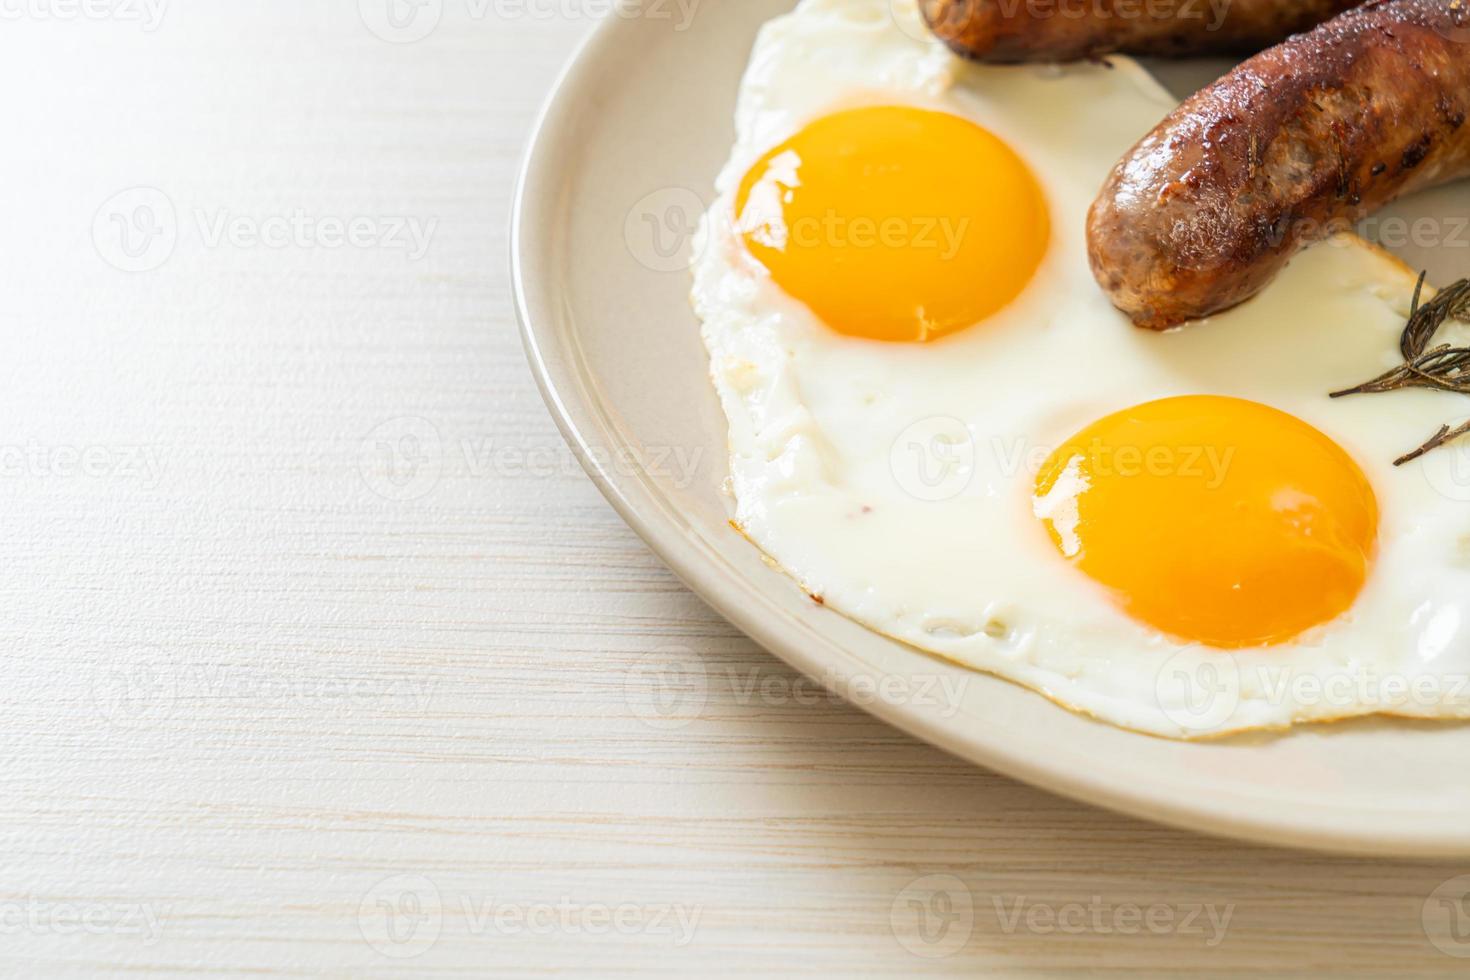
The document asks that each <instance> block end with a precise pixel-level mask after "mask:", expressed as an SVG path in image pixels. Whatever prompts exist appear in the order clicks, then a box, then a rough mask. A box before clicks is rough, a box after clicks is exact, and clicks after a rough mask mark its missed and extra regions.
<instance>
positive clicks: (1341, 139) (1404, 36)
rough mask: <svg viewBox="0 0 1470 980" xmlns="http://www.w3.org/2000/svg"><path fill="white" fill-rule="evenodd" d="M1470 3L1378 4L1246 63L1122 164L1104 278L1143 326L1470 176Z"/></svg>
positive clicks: (1231, 291) (1107, 216)
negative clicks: (1469, 115) (1397, 204)
mask: <svg viewBox="0 0 1470 980" xmlns="http://www.w3.org/2000/svg"><path fill="white" fill-rule="evenodd" d="M1467 101H1470V3H1467V0H1370V2H1369V3H1366V4H1364V5H1363V6H1361V7H1358V8H1356V9H1354V10H1350V11H1348V12H1347V13H1345V14H1342V15H1341V16H1339V17H1337V18H1335V19H1333V20H1330V21H1328V22H1327V23H1325V24H1322V25H1320V26H1319V27H1317V28H1315V29H1313V30H1312V31H1309V32H1308V33H1306V34H1302V35H1298V36H1297V37H1293V38H1291V39H1290V40H1288V41H1286V42H1284V43H1283V44H1280V45H1278V46H1276V47H1274V48H1270V49H1269V50H1266V51H1263V52H1261V53H1260V54H1258V55H1256V56H1255V57H1253V58H1250V59H1249V60H1247V61H1245V62H1243V63H1242V64H1241V65H1240V66H1239V67H1237V68H1236V69H1235V70H1234V71H1231V72H1230V73H1229V74H1227V75H1226V76H1224V77H1223V78H1221V79H1220V80H1219V81H1217V82H1215V83H1214V84H1212V85H1210V86H1208V87H1207V88H1204V89H1202V90H1201V91H1199V92H1197V93H1196V94H1195V95H1193V96H1192V97H1190V98H1189V99H1188V100H1186V101H1185V102H1184V103H1183V104H1182V105H1181V106H1180V107H1179V108H1178V109H1177V110H1175V111H1174V112H1173V113H1172V114H1171V115H1169V116H1168V117H1167V118H1166V119H1165V120H1164V121H1163V122H1162V123H1160V124H1159V126H1158V127H1157V128H1156V129H1154V131H1153V132H1151V133H1149V134H1148V135H1147V136H1145V137H1144V138H1143V139H1142V140H1141V141H1140V142H1139V143H1138V145H1137V146H1135V147H1134V148H1133V149H1132V150H1131V151H1129V153H1128V154H1127V156H1125V157H1124V158H1123V159H1122V161H1120V162H1119V163H1118V165H1117V166H1116V167H1115V168H1114V169H1113V172H1112V174H1111V175H1110V176H1109V177H1108V179H1107V181H1106V183H1104V185H1103V188H1102V192H1101V193H1100V194H1099V195H1098V198H1097V200H1096V201H1094V202H1093V205H1092V208H1091V209H1090V210H1089V211H1088V215H1087V248H1088V257H1089V258H1090V259H1091V262H1092V271H1093V275H1094V276H1096V277H1097V281H1098V283H1099V285H1101V286H1102V287H1103V289H1104V290H1105V291H1106V292H1107V293H1108V295H1109V297H1110V298H1111V299H1112V301H1113V305H1115V306H1117V307H1118V308H1119V309H1120V310H1122V311H1124V312H1125V313H1127V314H1129V315H1130V316H1131V317H1132V318H1133V320H1134V322H1136V323H1138V324H1139V325H1140V326H1144V327H1151V328H1155V329H1163V328H1166V327H1170V326H1174V325H1176V324H1179V323H1182V322H1184V321H1186V320H1192V319H1196V318H1198V317H1201V316H1205V315H1206V314H1209V313H1213V312H1215V311H1218V310H1223V309H1226V308H1227V307H1230V306H1234V305H1235V304H1236V303H1239V302H1240V301H1242V300H1244V299H1247V298H1248V297H1250V296H1252V295H1254V294H1255V293H1256V292H1257V291H1259V290H1260V289H1261V288H1262V287H1263V286H1265V285H1266V283H1268V282H1270V280H1271V278H1272V277H1273V276H1275V275H1276V273H1277V272H1278V271H1279V270H1280V269H1281V267H1282V266H1284V265H1285V264H1286V263H1287V261H1288V260H1289V259H1290V258H1291V256H1292V255H1293V254H1294V253H1295V252H1297V251H1298V250H1299V249H1301V248H1302V247H1303V246H1305V245H1307V244H1310V243H1311V242H1313V241H1316V240H1318V239H1321V238H1325V237H1327V236H1328V235H1330V234H1331V233H1333V232H1334V231H1337V230H1342V229H1346V228H1348V227H1350V226H1351V224H1352V223H1353V222H1355V221H1357V220H1359V219H1360V218H1362V217H1363V216H1365V215H1366V214H1368V213H1369V212H1371V211H1373V210H1374V209H1376V208H1378V207H1380V206H1382V205H1384V204H1386V203H1388V202H1389V201H1391V200H1392V199H1394V198H1395V197H1398V196H1399V195H1401V194H1405V193H1408V192H1410V191H1414V190H1419V189H1421V188H1424V187H1429V186H1431V185H1433V184H1438V183H1441V182H1443V181H1445V180H1449V179H1451V178H1453V177H1457V176H1460V175H1462V174H1465V173H1466V172H1467V171H1470V126H1466V125H1465V114H1466V104H1467Z"/></svg>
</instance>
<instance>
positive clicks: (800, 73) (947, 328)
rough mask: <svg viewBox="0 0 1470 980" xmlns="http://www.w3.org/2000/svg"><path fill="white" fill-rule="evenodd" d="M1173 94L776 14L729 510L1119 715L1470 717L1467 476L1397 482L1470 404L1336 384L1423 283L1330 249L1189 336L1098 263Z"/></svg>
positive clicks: (833, 571)
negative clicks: (1118, 170) (1102, 237)
mask: <svg viewBox="0 0 1470 980" xmlns="http://www.w3.org/2000/svg"><path fill="white" fill-rule="evenodd" d="M1174 104H1175V103H1174V100H1173V98H1172V97H1171V96H1169V94H1168V93H1167V92H1165V91H1164V90H1163V89H1162V88H1161V87H1160V86H1159V85H1158V84H1157V83H1156V82H1155V81H1154V79H1153V78H1152V77H1151V76H1150V75H1149V74H1148V73H1147V72H1146V71H1145V70H1144V69H1142V68H1141V67H1140V66H1139V65H1137V64H1136V63H1134V62H1132V61H1130V60H1128V59H1126V58H1110V59H1109V60H1108V62H1107V63H1105V64H1103V63H1079V64H1072V65H1066V66H1027V65H1022V66H985V65H978V64H973V63H969V62H965V61H962V60H960V59H958V58H956V57H954V56H953V55H952V54H951V53H950V52H949V51H948V50H947V49H946V48H945V47H944V46H943V45H942V44H941V43H939V42H938V41H936V40H934V39H933V38H931V37H930V36H928V34H927V32H926V31H925V29H924V27H923V25H922V23H921V21H920V19H919V15H918V13H917V11H916V9H915V8H914V6H913V4H912V0H893V2H891V3H890V2H889V0H803V2H802V3H801V4H800V6H798V7H797V8H796V10H795V11H794V12H793V13H791V14H788V15H786V16H783V17H780V18H778V19H776V20H774V21H772V22H770V23H768V24H767V25H766V26H765V27H764V29H763V30H762V31H761V34H760V36H759V38H758V40H757V42H756V45H755V49H754V52H753V54H752V56H751V60H750V64H749V67H748V69H747V71H746V74H745V76H744V79H743V81H742V84H741V88H740V94H739V101H738V106H737V112H736V119H735V131H736V139H735V144H734V147H733V149H732V151H731V154H730V157H729V160H728V162H727V164H726V165H725V167H724V168H723V170H722V172H721V173H720V175H719V177H718V179H717V183H716V192H717V193H716V197H715V199H714V201H713V203H712V204H711V206H710V208H709V210H708V212H707V213H706V215H705V216H704V220H703V222H702V225H701V230H700V233H699V236H698V238H697V241H696V245H695V258H694V269H693V271H694V288H693V293H692V297H693V303H694V307H695V310H696V312H697V314H698V315H699V318H700V320H701V322H702V335H703V339H704V342H705V345H706V347H707V348H708V351H709V357H710V375H711V378H712V380H713V383H714V386H715V389H716V391H717V393H718V395H719V398H720V401H721V404H722V407H723V409H724V412H725V414H726V417H727V419H728V423H729V450H730V478H729V481H728V484H727V485H728V488H729V491H730V494H731V496H732V498H733V507H734V514H733V521H734V523H735V524H736V525H737V526H738V527H739V528H740V529H741V531H742V532H743V533H744V534H745V535H746V537H748V538H749V540H750V541H751V542H752V543H754V544H755V545H756V546H757V547H759V548H760V549H761V550H762V551H763V552H765V554H766V555H767V556H769V558H770V559H771V560H772V561H773V562H774V563H775V564H777V565H779V566H780V567H781V568H782V569H784V570H785V571H786V572H787V573H788V574H789V575H790V576H791V577H792V578H793V579H794V580H795V581H796V583H797V584H798V585H799V586H800V587H801V588H803V589H805V590H806V591H808V592H809V593H811V594H812V595H813V596H817V597H820V598H821V600H822V601H823V602H824V603H825V605H826V606H827V608H829V609H832V610H835V611H837V612H839V613H841V614H842V615H845V616H847V617H849V618H851V619H853V620H856V621H858V622H860V623H862V624H864V625H866V626H867V627H869V628H870V629H872V630H875V631H877V632H879V633H882V634H884V635H886V636H889V637H892V638H894V639H897V640H900V641H902V642H904V643H906V644H909V645H911V646H913V647H917V648H919V649H921V650H924V651H927V652H928V653H930V654H933V655H936V656H939V657H943V658H946V659H948V660H951V661H954V662H957V663H960V664H963V665H966V666H968V667H971V668H975V669H978V670H982V671H987V672H990V673H993V674H996V675H999V676H1001V677H1004V678H1007V679H1009V680H1011V681H1013V682H1015V683H1018V684H1021V685H1024V686H1026V687H1029V688H1031V689H1033V690H1035V691H1037V692H1039V693H1041V694H1042V695H1044V696H1046V697H1047V698H1050V699H1051V700H1053V701H1055V702H1056V703H1058V704H1060V705H1063V706H1065V707H1067V708H1070V709H1072V710H1075V711H1078V712H1081V713H1084V714H1087V715H1091V716H1093V717H1096V718H1098V719H1101V720H1104V721H1107V722H1110V723H1113V724H1116V725H1119V726H1123V727H1126V728H1131V729H1135V730H1139V731H1144V732H1149V733H1153V734H1157V735H1162V736H1168V737H1180V738H1189V737H1204V736H1215V735H1221V734H1227V733H1231V732H1237V731H1243V730H1249V729H1257V728H1282V727H1286V726H1289V725H1292V724H1293V723H1298V722H1308V721H1323V720H1329V719H1336V718H1345V717H1350V716H1356V715H1365V714H1374V713H1388V714H1397V715H1407V716H1416V717H1425V718H1452V717H1453V718H1461V717H1470V503H1467V501H1470V479H1467V475H1470V467H1466V466H1465V465H1464V464H1465V462H1466V460H1465V457H1463V456H1462V455H1459V454H1457V453H1456V452H1454V451H1450V450H1441V451H1440V452H1439V453H1438V454H1430V455H1429V456H1426V457H1424V458H1423V459H1422V460H1420V461H1418V462H1416V463H1414V464H1411V465H1409V466H1404V467H1395V466H1394V465H1393V460H1394V459H1395V458H1396V457H1398V456H1399V455H1400V454H1401V453H1403V452H1404V451H1405V449H1407V448H1411V447H1412V446H1415V445H1418V444H1419V443H1420V442H1421V441H1423V439H1425V438H1427V437H1428V436H1429V435H1430V434H1432V433H1433V432H1434V431H1435V430H1436V429H1437V428H1438V427H1439V426H1440V425H1441V424H1442V423H1444V422H1445V421H1446V420H1449V419H1452V418H1454V417H1455V416H1456V415H1457V414H1458V415H1461V416H1462V417H1463V414H1464V411H1465V410H1464V408H1463V407H1461V405H1460V402H1459V401H1458V399H1457V396H1454V395H1450V394H1446V393H1441V392H1428V391H1405V392H1398V393H1394V394H1385V395H1375V396H1368V397H1355V398H1343V399H1331V398H1329V397H1328V393H1329V392H1331V391H1334V390H1337V389H1341V388H1344V387H1347V386H1350V385H1352V384H1355V383H1357V382H1360V381H1362V380H1365V379H1366V378H1368V377H1370V376H1372V375H1375V374H1377V373H1379V372H1380V371H1383V370H1385V369H1387V368H1389V367H1392V366H1394V365H1396V364H1397V363H1399V357H1398V354H1397V345H1398V337H1399V333H1400V331H1401V329H1402V327H1403V324H1404V320H1405V317H1406V316H1407V314H1408V312H1409V310H1410V307H1411V302H1412V295H1413V290H1414V276H1413V275H1412V274H1411V273H1410V271H1409V270H1408V269H1406V268H1405V267H1404V266H1403V265H1402V264H1400V263H1399V262H1398V261H1397V260H1395V259H1393V258H1392V257H1391V256H1389V255H1387V254H1385V253H1383V252H1380V251H1378V250H1377V249H1375V248H1373V247H1371V246H1369V245H1367V244H1366V243H1364V242H1363V241H1361V240H1359V239H1357V238H1355V237H1353V236H1347V235H1343V236H1338V237H1337V238H1334V239H1332V240H1330V241H1328V242H1325V243H1322V244H1320V245H1318V246H1316V247H1314V248H1312V249H1310V250H1308V251H1306V252H1304V253H1303V254H1301V255H1300V256H1299V257H1298V258H1297V259H1295V260H1294V261H1293V262H1292V264H1291V265H1290V266H1289V267H1288V268H1287V269H1286V270H1285V271H1284V272H1283V274H1282V275H1281V276H1280V277H1279V278H1278V279H1277V280H1276V281H1275V282H1274V283H1272V284H1271V285H1270V286H1269V287H1268V288H1267V289H1265V290H1264V291H1263V292H1262V293H1261V294H1260V295H1259V296H1257V297H1256V298H1255V299H1252V300H1250V301H1249V302H1247V303H1245V304H1243V305H1241V306H1239V307H1237V308H1235V309H1233V310H1231V311H1229V312H1226V313H1223V314H1220V315H1217V316H1215V317H1212V318H1211V320H1210V321H1208V322H1202V323H1197V324H1192V325H1190V326H1189V327H1187V328H1185V329H1182V330H1178V331H1174V332H1170V333H1165V334H1156V333H1151V332H1148V331H1143V330H1139V329H1137V328H1135V327H1134V326H1132V324H1131V323H1130V322H1129V321H1128V320H1127V318H1126V317H1124V316H1123V315H1122V314H1120V313H1118V312H1117V311H1115V310H1114V309H1113V308H1112V307H1111V306H1110V305H1109V303H1108V300H1107V298H1106V297H1105V296H1104V295H1103V293H1102V292H1101V291H1100V290H1099V289H1098V287H1097V286H1096V284H1095V283H1094V281H1093V278H1092V275H1091V272H1090V270H1089V268H1088V263H1087V255H1086V248H1085V240H1084V218H1085V215H1086V212H1087V208H1088V205H1089V204H1090V203H1091V200H1092V198H1093V197H1094V195H1095V194H1096V193H1097V190H1098V188H1099V186H1101V184H1102V181H1103V178H1104V177H1105V175H1106V174H1107V172H1108V170H1109V168H1110V167H1111V166H1112V165H1113V164H1114V162H1115V161H1116V160H1118V159H1119V158H1120V157H1121V156H1122V155H1123V153H1124V152H1125V151H1126V150H1128V149H1129V147H1130V146H1131V145H1132V144H1133V143H1134V142H1135V141H1136V140H1137V139H1138V138H1139V137H1140V136H1142V135H1143V134H1144V133H1146V132H1148V131H1149V130H1150V129H1151V128H1152V127H1153V126H1154V125H1155V124H1156V123H1157V121H1158V120H1159V118H1160V117H1161V116H1163V115H1164V114H1165V113H1166V112H1168V111H1169V110H1170V109H1172V108H1173V106H1174ZM1452 339H1453V338H1452ZM1461 339H1462V340H1463V336H1462V338H1461ZM1462 470H1464V472H1462Z"/></svg>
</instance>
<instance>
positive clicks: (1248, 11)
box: [919, 0, 1359, 62]
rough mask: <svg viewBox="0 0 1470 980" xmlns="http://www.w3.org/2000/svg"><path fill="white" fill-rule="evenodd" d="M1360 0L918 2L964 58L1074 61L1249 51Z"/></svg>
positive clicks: (995, 0) (994, 0) (980, 0)
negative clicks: (1103, 56)
mask: <svg viewBox="0 0 1470 980" xmlns="http://www.w3.org/2000/svg"><path fill="white" fill-rule="evenodd" d="M1358 2H1359V0H920V3H919V6H920V9H921V10H922V11H923V13H924V19H925V20H927V21H928V22H929V26H930V27H931V28H932V29H933V30H934V33H935V34H936V35H937V36H938V37H939V38H940V39H941V40H943V41H944V42H945V43H946V44H948V45H949V46H950V47H951V48H953V49H954V50H955V51H957V52H959V53H960V54H962V55H964V56H965V57H967V58H978V59H980V60H982V61H995V62H1011V61H1073V60H1076V59H1079V58H1090V57H1094V56H1096V55H1101V54H1109V53H1112V52H1121V53H1125V54H1151V55H1166V56H1171V57H1177V56H1181V55H1190V54H1206V53H1211V52H1236V53H1252V52H1256V51H1259V50H1261V49H1262V48H1264V47H1266V46H1267V45H1268V44H1275V43H1276V42H1277V41H1280V40H1281V39H1282V38H1284V37H1286V36H1287V35H1288V34H1294V33H1296V32H1297V31H1304V30H1307V29H1308V28H1310V27H1312V26H1314V25H1316V24H1319V23H1321V22H1322V21H1324V20H1326V19H1327V18H1329V17H1332V16H1334V15H1335V14H1337V13H1339V12H1341V11H1343V10H1346V9H1348V8H1349V7H1352V6H1354V5H1356V4H1357V3H1358Z"/></svg>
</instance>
